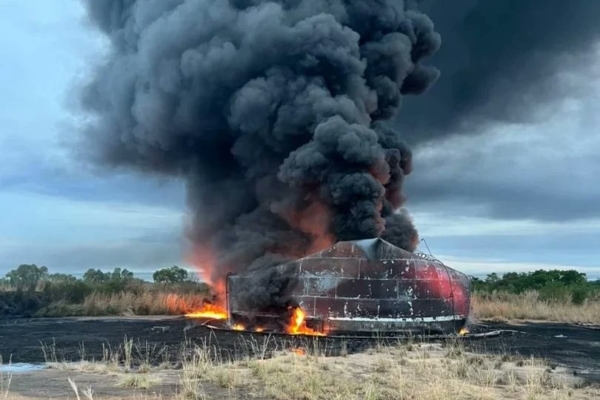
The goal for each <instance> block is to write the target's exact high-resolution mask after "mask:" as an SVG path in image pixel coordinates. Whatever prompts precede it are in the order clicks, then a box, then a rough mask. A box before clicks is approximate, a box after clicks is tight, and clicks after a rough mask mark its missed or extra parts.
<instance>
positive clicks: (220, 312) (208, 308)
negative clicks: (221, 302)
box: [185, 303, 227, 319]
mask: <svg viewBox="0 0 600 400" xmlns="http://www.w3.org/2000/svg"><path fill="white" fill-rule="evenodd" d="M185 316H186V317H188V318H211V319H227V310H226V309H225V308H224V307H222V306H218V305H215V304H208V303H207V304H204V306H203V307H202V308H200V309H199V310H197V311H194V312H191V313H187V314H185Z"/></svg>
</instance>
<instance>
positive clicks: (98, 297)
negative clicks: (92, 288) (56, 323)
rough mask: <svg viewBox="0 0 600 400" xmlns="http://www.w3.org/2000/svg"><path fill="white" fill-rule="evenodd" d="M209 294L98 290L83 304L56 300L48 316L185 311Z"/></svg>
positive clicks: (148, 313)
mask: <svg viewBox="0 0 600 400" xmlns="http://www.w3.org/2000/svg"><path fill="white" fill-rule="evenodd" d="M205 299H206V295H203V294H194V293H189V294H176V293H173V292H163V291H159V290H143V291H140V292H138V293H132V292H119V293H112V294H104V293H98V292H94V293H92V294H90V295H88V296H86V297H85V299H84V301H83V303H81V304H68V303H66V302H54V303H52V304H50V306H49V307H48V308H47V309H46V310H45V311H44V315H47V316H55V317H59V316H102V315H182V314H185V313H187V312H190V311H193V310H195V309H198V308H200V307H202V304H203V302H204V300H205Z"/></svg>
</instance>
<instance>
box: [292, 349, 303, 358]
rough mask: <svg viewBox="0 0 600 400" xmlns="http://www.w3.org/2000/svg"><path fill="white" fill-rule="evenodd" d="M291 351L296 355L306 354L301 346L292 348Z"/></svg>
mask: <svg viewBox="0 0 600 400" xmlns="http://www.w3.org/2000/svg"><path fill="white" fill-rule="evenodd" d="M292 353H294V354H296V355H297V356H303V355H305V354H306V352H305V351H304V349H302V348H297V349H292Z"/></svg>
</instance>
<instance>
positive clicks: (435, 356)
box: [0, 340, 600, 400]
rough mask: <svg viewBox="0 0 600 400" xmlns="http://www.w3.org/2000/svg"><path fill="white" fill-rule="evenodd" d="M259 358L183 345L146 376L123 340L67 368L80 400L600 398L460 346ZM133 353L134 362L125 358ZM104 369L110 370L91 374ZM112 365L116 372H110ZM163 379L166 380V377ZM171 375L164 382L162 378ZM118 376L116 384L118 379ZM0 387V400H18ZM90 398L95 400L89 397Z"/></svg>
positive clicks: (570, 380) (529, 365)
mask: <svg viewBox="0 0 600 400" xmlns="http://www.w3.org/2000/svg"><path fill="white" fill-rule="evenodd" d="M248 345H249V346H253V347H255V349H254V350H255V351H254V353H255V354H258V356H256V357H253V358H248V359H245V360H242V361H236V362H223V360H219V359H218V358H215V354H216V353H214V350H215V349H214V348H212V347H211V346H209V345H207V344H203V345H200V346H198V345H193V344H191V343H189V342H188V343H185V344H183V345H182V356H181V357H182V364H181V369H178V370H177V371H164V370H162V371H161V368H160V367H154V368H152V367H149V368H150V369H149V370H148V371H146V372H147V373H143V372H140V371H139V370H135V369H131V368H128V366H127V363H128V361H127V360H128V357H129V360H130V361H129V362H132V363H134V364H140V361H141V360H143V358H142V359H139V358H138V355H136V350H135V344H133V342H132V341H127V340H126V341H125V342H124V343H123V346H122V348H121V350H119V351H120V352H121V353H119V356H120V357H121V359H122V360H125V361H124V362H123V361H121V363H120V364H119V363H117V361H116V358H115V356H109V357H108V360H104V361H102V362H98V363H77V364H71V365H70V366H69V365H65V366H63V368H64V369H61V370H60V371H61V373H62V371H64V373H65V378H64V379H65V382H66V380H67V379H69V382H73V383H72V387H73V391H78V396H77V397H78V398H79V399H96V398H98V399H100V398H103V397H101V396H99V395H94V390H92V388H89V387H86V388H85V390H81V388H80V389H77V388H76V387H77V385H76V384H75V383H74V381H73V380H71V377H73V376H77V374H78V373H79V374H87V375H90V374H100V376H104V377H106V382H108V383H106V384H108V385H112V387H113V390H119V391H120V392H119V394H118V397H114V396H113V397H111V398H122V399H133V398H135V399H145V400H150V399H157V400H158V399H162V400H167V399H171V400H203V399H222V400H225V399H273V400H318V399H331V400H336V399H339V400H346V399H348V400H359V399H361V400H363V399H366V400H392V399H394V400H396V399H398V400H404V399H406V400H408V399H410V400H497V399H513V400H518V399H524V400H535V399H540V400H542V399H555V400H562V399H565V400H566V399H572V400H578V399H600V388H597V387H592V386H587V385H584V384H583V381H581V380H578V378H574V377H572V376H570V375H567V374H565V373H563V372H564V371H560V369H554V370H553V369H551V368H549V367H548V366H547V364H546V363H545V362H544V361H543V360H536V359H518V358H515V357H512V356H507V355H505V356H490V355H481V354H474V353H469V352H467V351H466V350H465V348H464V347H462V346H461V345H460V344H459V343H454V344H451V345H446V346H442V345H441V344H399V345H398V346H383V345H380V346H376V347H375V348H373V349H372V351H367V352H365V353H361V354H352V355H345V356H341V357H324V356H322V349H320V348H319V346H318V345H316V344H312V345H311V346H309V348H305V349H298V350H302V351H293V352H292V351H282V352H280V353H279V354H276V355H275V356H274V357H272V358H266V357H265V356H264V354H265V353H264V352H261V346H263V345H264V343H262V344H261V343H256V342H254V343H249V344H248ZM123 351H125V352H129V355H127V354H124V353H122V352H123ZM94 364H101V365H105V367H99V368H95V369H94V368H92V367H90V366H91V365H94ZM109 366H111V367H109ZM161 374H162V375H161ZM165 374H167V375H165ZM115 377H116V379H115ZM7 382H8V381H7V379H6V377H5V378H4V379H3V380H0V400H8V399H11V400H17V399H20V398H19V397H18V394H11V393H10V383H9V382H8V386H7ZM158 384H160V385H163V386H164V385H170V386H171V387H172V388H173V393H176V394H175V395H169V396H165V395H157V394H156V392H154V391H153V387H154V386H155V385H158ZM90 396H91V397H90Z"/></svg>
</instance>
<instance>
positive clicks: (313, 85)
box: [82, 0, 441, 289]
mask: <svg viewBox="0 0 600 400" xmlns="http://www.w3.org/2000/svg"><path fill="white" fill-rule="evenodd" d="M85 4H86V5H87V9H88V11H89V16H90V18H91V20H92V21H93V23H95V25H96V26H97V27H98V28H99V29H100V30H101V31H102V32H103V33H104V34H105V35H106V36H108V37H109V38H110V42H111V53H110V56H109V57H108V59H107V60H106V63H105V64H104V65H102V66H100V67H98V69H97V70H96V71H95V72H94V75H93V80H92V82H91V83H90V84H89V85H88V86H87V87H86V88H85V90H84V92H83V95H82V104H83V106H84V107H85V109H86V110H87V111H89V112H90V113H91V114H92V115H94V116H95V118H94V119H93V122H92V123H91V124H90V125H89V127H88V129H87V131H86V135H85V138H86V141H85V146H86V148H87V149H89V150H90V154H89V156H90V157H93V158H95V159H96V160H97V161H99V162H101V163H103V164H108V165H114V166H126V167H131V168H136V169H140V170H144V171H147V172H151V173H160V174H171V175H178V176H181V177H183V178H184V179H185V180H186V182H187V189H188V199H189V205H190V207H191V210H192V211H193V221H192V223H191V227H190V232H189V236H190V239H191V241H192V243H193V245H194V251H195V255H196V257H198V259H200V260H201V261H204V262H208V261H210V263H211V267H212V272H211V273H212V276H211V277H210V279H212V280H219V281H221V280H222V279H223V278H224V276H225V274H226V273H227V272H229V271H233V272H237V271H240V270H244V269H245V268H247V267H248V266H249V265H250V264H252V263H254V265H260V264H261V262H263V261H265V262H266V261H268V260H271V259H272V258H273V257H274V256H277V257H280V256H286V257H292V258H293V257H300V256H303V255H305V254H307V253H308V252H310V251H314V250H316V249H318V248H319V247H322V246H323V245H326V244H327V243H331V242H332V241H335V240H348V239H362V238H371V237H377V236H381V235H384V236H385V237H386V238H387V239H388V240H391V241H392V242H394V243H395V244H397V245H398V246H400V247H403V248H405V249H408V250H414V248H415V246H416V242H417V240H416V237H417V233H416V230H415V228H414V227H413V225H412V223H411V222H410V220H409V219H408V217H407V216H406V214H404V213H400V214H395V212H396V211H397V210H399V209H400V208H401V207H402V205H403V203H404V198H403V196H402V193H401V189H402V182H403V179H404V176H405V175H406V174H408V173H410V169H411V152H410V150H409V149H408V148H407V147H406V146H405V144H404V143H403V142H402V140H400V138H399V134H398V133H397V132H396V131H394V130H392V129H391V128H390V127H389V126H387V125H386V124H385V121H386V120H389V119H391V118H393V117H395V115H396V114H397V112H398V110H399V107H400V103H401V99H402V97H403V96H404V95H407V94H421V93H423V92H424V91H426V90H427V89H428V88H429V86H430V85H431V84H432V83H433V82H434V81H435V80H436V79H437V77H438V75H439V74H438V71H437V70H436V69H434V68H431V67H428V66H425V65H423V63H422V62H423V60H425V59H427V58H428V57H430V56H432V55H433V54H434V53H435V52H436V51H437V50H438V48H439V46H440V42H441V40H440V36H439V35H438V34H437V33H436V32H435V31H434V27H433V24H432V22H431V20H430V19H429V18H428V17H426V16H425V15H424V14H421V13H419V12H418V11H415V10H414V9H412V8H411V9H409V8H408V7H407V6H406V5H405V4H404V2H403V1H399V0H360V1H358V0H329V1H322V0H278V1H275V0H270V1H268V0H87V1H86V2H85ZM257 289H259V288H257Z"/></svg>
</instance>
